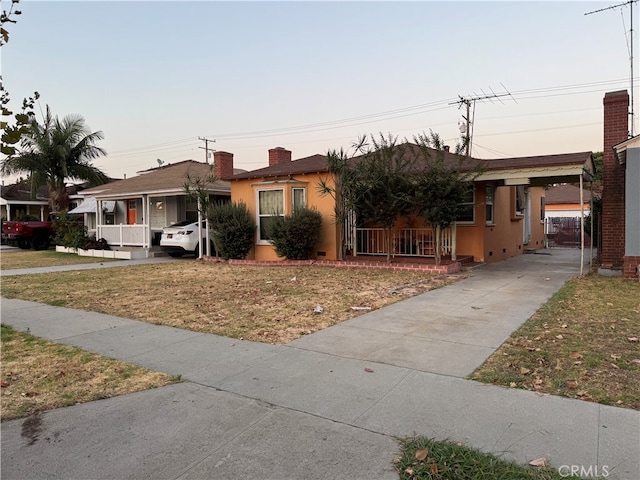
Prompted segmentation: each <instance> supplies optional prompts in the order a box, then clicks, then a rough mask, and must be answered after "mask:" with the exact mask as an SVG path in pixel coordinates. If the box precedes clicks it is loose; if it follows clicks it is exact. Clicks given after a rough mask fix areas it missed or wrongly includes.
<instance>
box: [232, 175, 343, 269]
mask: <svg viewBox="0 0 640 480" xmlns="http://www.w3.org/2000/svg"><path fill="white" fill-rule="evenodd" d="M321 179H324V180H326V181H327V183H329V184H330V185H333V183H332V181H331V178H330V177H329V176H328V175H326V174H318V173H310V174H303V175H294V176H292V177H291V178H286V179H279V180H280V182H282V181H283V180H285V181H286V183H274V180H277V179H273V178H254V179H249V180H233V181H231V201H232V202H238V201H240V200H242V201H244V202H245V203H246V204H247V207H248V209H249V211H250V212H251V214H252V215H253V217H254V219H256V224H257V223H258V222H257V211H256V209H257V206H256V205H257V192H258V190H267V189H283V190H284V203H285V214H290V213H291V196H292V193H291V189H292V188H301V187H302V188H305V191H306V200H307V206H308V207H315V208H316V209H317V210H318V211H319V212H320V214H321V215H322V233H321V237H320V241H319V242H318V244H317V245H316V248H315V256H316V257H317V258H319V259H324V260H335V259H337V258H338V241H337V229H336V225H335V218H334V210H333V198H332V197H331V196H330V195H326V196H321V195H320V193H319V192H318V185H319V182H320V180H321ZM257 238H258V235H257V232H256V239H257ZM247 258H248V259H251V260H267V261H268V260H283V259H282V258H280V257H278V256H277V255H276V252H275V249H274V247H273V246H272V245H260V244H257V243H256V244H255V245H254V248H253V249H252V250H251V252H249V255H248V256H247Z"/></svg>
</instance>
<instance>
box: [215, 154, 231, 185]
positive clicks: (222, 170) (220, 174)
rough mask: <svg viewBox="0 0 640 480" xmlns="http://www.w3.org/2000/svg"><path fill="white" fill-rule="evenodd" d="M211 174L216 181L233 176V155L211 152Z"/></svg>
mask: <svg viewBox="0 0 640 480" xmlns="http://www.w3.org/2000/svg"><path fill="white" fill-rule="evenodd" d="M213 172H214V173H215V175H216V177H217V178H218V180H224V179H227V178H229V177H231V176H232V175H233V153H228V152H213Z"/></svg>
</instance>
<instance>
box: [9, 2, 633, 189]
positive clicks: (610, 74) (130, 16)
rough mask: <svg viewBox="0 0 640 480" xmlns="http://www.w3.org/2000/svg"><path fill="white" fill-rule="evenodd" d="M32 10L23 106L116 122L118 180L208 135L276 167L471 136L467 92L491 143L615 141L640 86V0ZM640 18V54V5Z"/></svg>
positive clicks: (14, 77)
mask: <svg viewBox="0 0 640 480" xmlns="http://www.w3.org/2000/svg"><path fill="white" fill-rule="evenodd" d="M617 4H623V5H622V6H620V7H618V8H613V9H608V10H604V11H602V12H598V13H593V14H590V15H585V13H588V12H592V11H595V10H599V9H605V8H607V7H609V6H613V5H617ZM2 8H3V9H6V8H8V4H7V2H3V5H2ZM19 8H20V10H21V11H22V15H20V16H19V17H16V18H17V20H18V21H17V23H16V24H9V26H8V27H9V28H8V30H9V32H10V40H9V42H8V43H7V44H6V45H4V46H3V47H2V51H1V67H2V77H3V82H4V85H5V88H6V89H7V90H8V91H9V93H10V95H11V99H12V104H11V105H12V107H13V108H14V110H16V109H19V107H20V104H21V102H22V98H23V97H25V96H29V95H31V94H32V93H33V92H34V91H38V92H39V93H40V95H41V97H40V101H39V103H40V104H39V106H38V108H37V111H38V112H39V113H38V115H39V116H40V112H41V111H43V110H44V109H45V107H46V105H49V106H50V108H51V110H52V112H53V113H54V114H55V115H58V116H59V117H64V116H65V115H67V114H80V115H82V116H83V117H84V118H85V120H86V123H87V125H88V126H89V128H90V129H91V131H102V132H103V134H104V140H103V141H102V142H101V143H100V146H102V147H103V148H105V149H106V151H107V153H108V155H107V156H106V157H103V158H100V159H98V160H96V161H94V164H95V165H96V166H97V167H99V168H100V169H102V170H103V171H104V172H105V173H107V174H108V175H110V176H111V177H115V178H123V176H125V175H126V176H127V177H131V176H133V175H135V174H136V172H138V171H142V170H146V169H149V168H154V167H156V166H158V163H159V162H158V161H159V160H160V161H161V162H164V164H168V163H175V162H178V161H182V160H187V159H193V160H198V161H205V159H206V152H205V150H204V146H205V142H204V141H202V140H200V138H207V139H209V140H210V141H211V142H210V143H209V148H210V149H215V150H219V151H226V152H231V153H233V154H234V162H235V166H236V168H243V169H246V170H254V169H257V168H262V167H264V166H266V165H267V164H268V150H269V149H270V148H274V147H284V148H287V149H289V150H291V151H292V152H293V153H292V156H293V158H294V159H297V158H303V157H306V156H309V155H313V154H316V153H321V154H326V153H327V152H328V151H329V150H333V149H340V148H344V149H345V150H347V149H349V148H350V146H351V145H352V144H353V143H354V142H356V141H357V140H358V138H359V137H360V136H362V135H365V134H372V135H375V136H378V137H379V136H380V134H384V135H388V134H391V135H394V136H398V138H400V139H403V138H407V139H409V140H411V139H412V138H413V136H414V135H418V134H420V133H423V132H429V131H430V130H431V131H433V132H436V133H438V134H439V135H440V136H441V137H442V138H443V139H445V141H446V143H448V144H451V145H455V143H456V141H457V140H458V138H459V137H460V130H459V123H460V122H463V115H466V109H465V108H460V104H459V103H457V102H458V101H459V100H460V99H461V98H464V99H469V100H472V99H477V100H476V101H475V102H471V104H472V107H475V108H472V113H473V150H472V155H473V156H475V157H478V158H501V157H502V158H503V157H514V156H529V155H546V154H556V153H568V152H582V151H594V152H595V151H601V150H602V148H603V147H602V142H603V140H602V116H603V113H602V99H603V97H604V94H605V93H606V92H609V91H616V90H625V89H626V90H629V91H630V89H631V76H630V71H631V69H630V58H631V51H630V48H631V46H630V27H631V24H630V20H631V19H630V6H629V5H628V4H625V0H612V2H601V1H588V2H579V1H565V2H554V1H547V2H522V1H498V2H483V1H469V2H458V1H448V2H435V1H420V2H419V1H412V2H383V1H377V2H365V1H353V2H340V1H322V2H308V1H290V2H267V1H259V2H245V1H235V2H221V1H180V0H173V1H137V2H132V1H108V2H100V1H89V0H85V1H69V2H62V1H53V0H50V1H44V0H41V1H32V0H22V1H21V3H20V4H19ZM633 14H634V24H633V30H634V41H633V43H634V48H633V50H634V52H639V53H640V49H639V48H638V36H639V33H640V28H638V27H639V26H640V25H639V23H638V20H637V19H638V18H640V5H639V4H637V3H636V4H635V5H634V12H633ZM635 56H636V59H635V60H634V62H635V63H640V62H638V61H637V57H638V54H637V53H635ZM638 72H640V67H638V66H635V73H634V77H635V79H634V85H635V102H634V103H635V107H634V110H635V113H636V115H635V118H636V121H635V133H636V134H637V133H639V132H638V130H639V128H638V125H639V123H640V122H638V120H637V119H638V117H640V111H638V110H640V108H639V101H638V96H640V92H639V91H638V85H639V83H640V81H639V78H640V74H639V73H638ZM482 97H493V98H484V99H482ZM40 118H41V117H40ZM214 141H215V142H214ZM6 180H10V179H6Z"/></svg>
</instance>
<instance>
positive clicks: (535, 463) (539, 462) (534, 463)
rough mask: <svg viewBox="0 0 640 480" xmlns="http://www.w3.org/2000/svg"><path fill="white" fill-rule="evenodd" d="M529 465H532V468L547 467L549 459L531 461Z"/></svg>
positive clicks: (542, 458)
mask: <svg viewBox="0 0 640 480" xmlns="http://www.w3.org/2000/svg"><path fill="white" fill-rule="evenodd" d="M529 465H531V466H532V467H546V466H547V459H546V458H544V457H541V458H536V459H535V460H531V461H530V462H529Z"/></svg>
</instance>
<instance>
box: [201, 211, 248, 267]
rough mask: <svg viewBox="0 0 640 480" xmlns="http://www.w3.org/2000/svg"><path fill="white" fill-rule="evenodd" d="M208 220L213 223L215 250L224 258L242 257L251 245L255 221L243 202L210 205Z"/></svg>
mask: <svg viewBox="0 0 640 480" xmlns="http://www.w3.org/2000/svg"><path fill="white" fill-rule="evenodd" d="M208 216H209V221H210V222H211V223H212V224H213V241H214V243H215V247H216V250H217V251H218V253H219V254H220V256H221V257H222V258H224V259H225V260H229V259H231V258H233V259H243V258H245V257H246V256H247V254H248V253H249V251H250V250H251V248H252V247H253V241H254V235H255V231H256V223H255V221H254V220H253V217H252V216H251V214H250V213H249V210H248V208H247V205H246V204H245V203H243V202H237V203H217V204H215V205H212V206H211V208H210V210H209V213H208Z"/></svg>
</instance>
